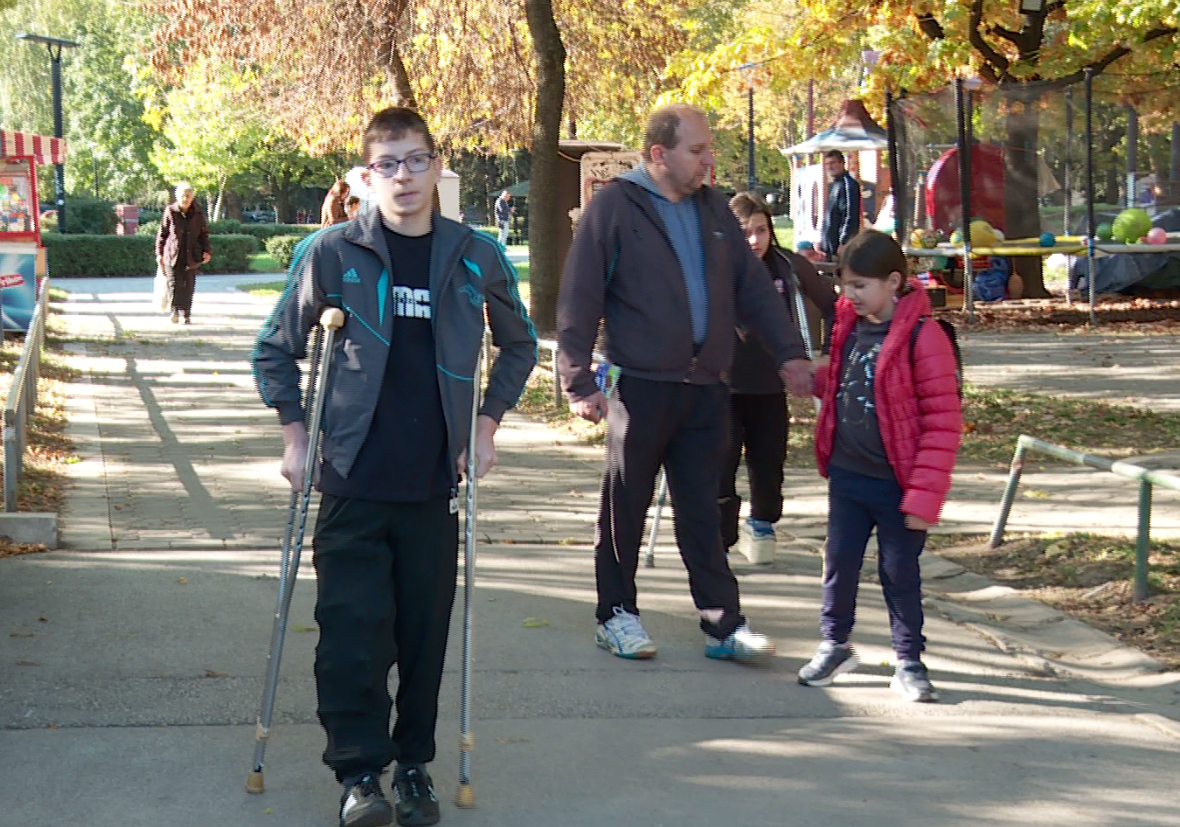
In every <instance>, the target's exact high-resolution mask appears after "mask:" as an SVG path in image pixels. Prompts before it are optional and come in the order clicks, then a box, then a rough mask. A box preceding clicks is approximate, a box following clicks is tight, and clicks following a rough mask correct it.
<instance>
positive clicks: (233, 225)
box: [135, 219, 320, 241]
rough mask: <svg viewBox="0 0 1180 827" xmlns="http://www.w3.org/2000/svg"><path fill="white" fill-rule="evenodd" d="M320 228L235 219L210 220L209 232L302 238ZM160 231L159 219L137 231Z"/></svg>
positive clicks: (317, 226)
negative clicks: (249, 222)
mask: <svg viewBox="0 0 1180 827" xmlns="http://www.w3.org/2000/svg"><path fill="white" fill-rule="evenodd" d="M319 228H320V225H319V224H243V223H242V222H241V221H236V220H234V219H225V220H224V221H210V222H209V233H210V234H212V235H221V234H228V235H252V236H254V237H255V238H257V239H259V240H261V241H266V239H268V238H274V237H275V236H279V235H294V236H299V237H300V238H302V237H303V236H305V235H311V234H312V233H314V232H315V231H316V230H318V229H319ZM159 231H160V222H159V221H146V222H143V223H142V224H140V225H139V227H138V229H136V231H135V232H136V234H137V235H151V236H154V235H155V234H156V233H158V232H159Z"/></svg>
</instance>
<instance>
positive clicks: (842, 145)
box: [782, 98, 889, 155]
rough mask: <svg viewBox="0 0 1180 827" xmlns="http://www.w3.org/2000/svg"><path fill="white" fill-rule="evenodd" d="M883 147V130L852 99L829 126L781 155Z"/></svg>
mask: <svg viewBox="0 0 1180 827" xmlns="http://www.w3.org/2000/svg"><path fill="white" fill-rule="evenodd" d="M887 146H889V139H888V137H887V136H886V134H885V130H884V129H882V128H881V126H880V125H879V124H878V123H877V122H876V121H874V120H873V116H872V115H870V114H869V111H868V110H867V109H865V105H864V103H863V102H861V101H860V100H858V99H856V98H852V99H849V100H846V101H844V105H843V106H842V107H840V113H839V114H838V115H837V116H836V121H835V123H833V124H832V126H831V127H829V128H828V129H825V130H824V131H823V132H819V133H817V134H815V135H812V136H811V137H810V138H808V139H807V140H806V141H804V142H803V143H800V144H795V145H794V146H792V147H788V148H787V149H784V150H783V151H782V152H783V154H784V155H806V154H809V153H812V152H826V151H828V150H829V149H839V150H840V151H842V152H856V151H858V150H862V149H885V148H886V147H887Z"/></svg>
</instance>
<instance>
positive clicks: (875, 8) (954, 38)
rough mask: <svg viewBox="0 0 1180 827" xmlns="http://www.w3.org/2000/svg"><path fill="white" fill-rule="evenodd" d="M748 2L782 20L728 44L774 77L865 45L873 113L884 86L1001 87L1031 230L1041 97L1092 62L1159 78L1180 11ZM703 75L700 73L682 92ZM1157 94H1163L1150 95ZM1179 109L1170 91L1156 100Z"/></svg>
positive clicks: (1029, 273) (1030, 268)
mask: <svg viewBox="0 0 1180 827" xmlns="http://www.w3.org/2000/svg"><path fill="white" fill-rule="evenodd" d="M749 8H755V9H760V10H764V11H765V12H766V13H768V14H771V15H773V14H775V13H776V12H777V13H778V15H779V19H780V21H781V22H782V25H781V26H777V27H769V26H765V25H763V26H748V27H744V28H743V30H742V32H741V33H740V34H739V35H738V36H737V37H736V38H735V39H734V41H733V43H732V48H733V50H734V51H735V55H734V58H733V61H732V62H731V64H730V65H736V63H737V57H738V55H740V56H742V57H745V56H746V55H747V54H754V55H756V56H757V55H762V56H765V58H764V59H765V60H766V61H767V62H766V64H765V65H766V67H767V70H768V71H769V72H771V73H772V74H773V75H776V76H781V77H785V78H793V79H795V80H797V81H798V80H805V79H807V78H829V77H833V76H834V75H836V74H839V73H843V74H845V75H847V74H850V73H855V72H856V71H857V70H858V69H859V67H860V65H861V52H862V50H864V49H874V50H877V51H878V52H879V53H880V60H879V62H878V63H877V65H876V67H875V68H874V70H873V72H872V74H871V75H870V77H869V80H868V82H867V83H866V84H865V91H866V101H867V103H868V104H869V106H870V108H871V109H873V110H874V111H875V113H877V114H880V113H881V109H882V103H883V92H884V88H885V86H886V85H887V84H888V85H889V86H890V87H891V88H892V89H894V90H901V89H905V90H909V91H911V92H924V91H928V90H931V89H935V88H938V87H944V86H946V85H947V84H948V83H949V82H951V81H952V80H953V79H954V78H955V77H976V76H977V77H979V78H981V79H982V80H983V81H984V82H985V83H987V84H991V85H993V86H995V87H997V88H998V89H1000V90H1002V92H1003V93H1004V95H1005V96H1006V98H1007V100H1009V101H1011V102H1012V104H1013V105H1011V106H1009V107H1007V109H1006V112H1005V113H1004V117H1005V118H1006V119H1007V122H1006V137H1005V143H1006V151H1005V153H1004V157H1005V164H1006V171H1005V172H1006V177H1005V207H1006V209H1005V219H1006V227H1005V230H1006V232H1007V234H1008V236H1009V237H1017V236H1026V237H1027V236H1036V235H1038V234H1039V233H1040V218H1039V214H1038V212H1037V210H1036V209H1035V208H1034V205H1035V204H1036V197H1037V190H1036V181H1037V176H1036V157H1037V152H1036V150H1037V146H1038V137H1039V121H1038V117H1039V112H1040V103H1041V102H1042V96H1043V95H1044V94H1046V93H1047V92H1051V91H1053V90H1055V89H1061V88H1064V87H1065V86H1067V85H1069V84H1072V83H1077V82H1079V81H1081V80H1082V78H1083V77H1084V74H1085V71H1086V69H1087V68H1088V69H1089V70H1091V71H1092V72H1093V73H1094V75H1095V76H1096V77H1097V78H1098V79H1099V83H1101V82H1102V81H1103V79H1104V78H1103V76H1104V75H1105V74H1108V73H1111V72H1112V70H1115V69H1117V71H1118V75H1119V77H1118V78H1117V81H1113V82H1112V83H1111V86H1115V85H1117V87H1118V88H1119V91H1120V92H1121V93H1122V94H1125V95H1134V94H1136V90H1137V89H1145V88H1149V87H1150V86H1151V85H1152V82H1153V81H1152V78H1153V76H1154V84H1155V86H1156V87H1159V86H1160V85H1161V84H1160V82H1159V80H1158V75H1155V73H1157V72H1159V71H1160V70H1167V67H1171V66H1173V59H1174V57H1175V54H1176V48H1177V45H1176V33H1177V30H1178V26H1180V6H1177V5H1176V3H1175V2H1173V0H1046V2H1045V3H1044V5H1043V7H1042V8H1041V10H1039V11H1037V12H1033V13H1029V14H1022V13H1021V12H1020V10H1019V4H1018V3H1017V2H1016V0H970V2H962V0H922V2H916V0H915V1H913V2H885V0H872V2H868V3H865V4H856V5H855V6H850V5H849V4H847V3H841V2H836V0H751V4H750V6H749ZM703 80H708V77H707V75H706V73H705V72H704V71H697V72H694V73H691V74H689V75H688V76H686V78H685V81H684V83H685V85H686V87H691V85H692V84H694V83H695V84H699V83H702V81H703ZM1157 97H1158V96H1157ZM1152 105H1153V106H1156V107H1160V106H1163V107H1175V105H1176V99H1175V94H1174V93H1173V94H1172V95H1170V96H1166V100H1163V101H1161V100H1153V101H1152ZM1018 268H1019V269H1020V271H1021V273H1022V275H1024V277H1025V286H1026V290H1027V292H1028V293H1029V294H1030V295H1045V294H1046V293H1045V289H1044V283H1043V278H1042V274H1041V270H1040V260H1039V259H1022V260H1020V261H1019V263H1018Z"/></svg>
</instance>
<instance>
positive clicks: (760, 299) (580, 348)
mask: <svg viewBox="0 0 1180 827" xmlns="http://www.w3.org/2000/svg"><path fill="white" fill-rule="evenodd" d="M712 140H713V136H712V132H711V130H710V127H709V120H708V118H707V117H706V116H705V114H704V113H703V112H702V111H700V110H699V109H696V108H693V107H690V106H685V105H683V104H677V105H672V106H667V107H663V108H661V109H657V110H656V111H655V112H653V113H652V114H651V116H650V117H649V118H648V122H647V127H646V130H645V135H644V140H643V158H644V163H643V165H642V166H640V167H638V168H636V169H634V170H631V171H629V172H626V173H624V174H623V175H621V176H619V177H618V178H616V179H615V180H614V182H612V183H611V184H609V185H607V186H606V187H605V188H604V189H602V190H600V191H599V192H598V193H596V194H595V195H594V197H593V198H592V199H591V200H590V203H589V204H588V205H587V206H586V209H585V211H584V212H583V214H582V218H581V221H580V222H579V223H578V231H577V233H576V234H575V235H574V239H573V243H572V245H571V247H570V251H569V257H568V258H567V259H566V262H565V272H564V275H563V278H562V281H561V289H560V292H559V294H558V300H557V327H558V353H559V354H560V355H559V370H560V374H561V381H562V385H563V387H564V388H565V392H566V395H567V396H568V397H569V400H570V408H571V409H572V410H573V412H574V413H575V414H577V415H578V416H581V417H583V418H585V419H588V420H590V421H595V422H596V421H598V420H600V419H602V418H603V417H606V418H607V419H608V422H609V425H610V427H609V429H608V431H607V452H606V453H607V456H606V471H605V473H604V474H603V480H602V497H601V502H600V505H599V512H598V531H597V535H596V537H595V575H596V580H597V591H598V606H597V609H596V615H597V619H598V627H597V630H596V634H595V641H596V643H597V644H598V646H599V647H601V648H603V649H606V650H608V651H609V652H611V653H612V654H614V655H617V656H619V657H622V658H650V657H652V656H654V655H655V654H656V645H655V643H653V642H652V640H651V638H650V637H648V635H647V632H646V631H645V630H644V628H643V625H642V623H640V619H639V606H638V595H637V590H636V585H635V572H636V568H637V566H638V562H639V545H640V543H641V541H642V535H643V523H644V517H645V515H646V513H647V508H648V506H649V505H650V504H651V500H652V490H653V488H654V487H655V478H656V474H657V472H658V471H659V469H660V466H663V467H664V469H665V471H666V472H667V477H668V486H669V489H670V491H671V494H672V503H673V509H674V511H675V518H676V540H677V544H678V545H679V547H680V554H681V557H682V558H683V560H684V563H685V566H686V567H687V568H688V577H689V587H690V590H691V592H692V597H693V602H694V604H695V605H696V607H697V610H698V612H699V614H700V628H701V630H702V631H703V632H704V633H705V655H706V657H711V658H720V659H726V660H743V661H761V660H765V659H766V658H768V657H769V656H770V655H771V654H772V653H773V652H774V643H773V642H772V641H771V640H769V639H768V638H767V637H766V636H765V635H761V634H757V633H755V632H753V631H752V630H751V629H750V627H749V625H748V624H747V623H746V618H745V617H744V616H743V615H742V612H741V606H740V605H739V604H740V600H739V596H738V584H737V579H736V578H735V577H734V576H733V572H732V571H730V568H729V561H728V560H727V559H726V555H725V549H724V548H723V547H722V545H721V528H720V519H719V516H718V508H717V481H718V479H719V478H720V476H721V463H722V457H723V455H724V453H725V447H726V444H727V442H728V439H729V421H728V418H729V390H728V388H726V386H725V385H724V384H723V383H722V381H721V373H722V371H724V370H725V369H726V368H728V367H729V363H730V359H731V357H732V355H733V339H734V335H733V329H734V325H735V324H736V323H737V322H738V321H741V322H742V323H743V324H745V325H747V326H748V327H750V328H751V329H752V330H754V331H755V332H756V333H758V334H759V335H760V336H761V337H762V339H763V341H764V342H766V345H767V347H768V348H769V350H770V352H771V353H772V354H773V358H774V361H775V364H776V365H778V371H779V375H780V377H781V378H782V380H783V381H784V382H786V384H787V385H788V387H790V388H791V389H792V390H793V391H794V392H795V393H799V394H806V393H808V392H809V391H810V377H811V363H810V362H809V361H808V360H807V358H806V349H805V348H804V345H803V341H802V339H801V338H800V336H799V331H798V330H797V329H795V328H794V326H793V325H792V324H791V318H790V316H789V315H788V314H787V310H786V308H785V307H784V306H783V302H782V301H781V300H780V299H779V297H778V294H777V293H776V292H775V290H774V286H773V285H772V284H771V282H770V277H769V275H768V274H767V272H766V268H765V267H764V266H763V265H762V262H760V261H759V260H758V258H757V257H756V256H755V255H754V253H753V252H752V251H751V250H750V247H749V245H747V244H746V240H745V238H744V237H743V235H742V228H741V227H740V226H739V225H738V222H737V219H736V218H735V217H734V214H733V212H732V211H730V209H729V205H728V204H727V203H726V200H725V198H724V196H722V195H721V194H720V193H719V192H717V191H716V190H714V189H713V188H712V187H709V186H705V184H704V182H705V179H706V178H707V176H708V174H709V171H710V169H711V168H712V166H713V150H712ZM600 321H603V322H604V323H605V334H606V349H607V356H608V358H609V360H610V362H611V363H612V364H613V365H614V366H615V367H617V368H618V373H619V376H618V380H617V383H616V384H615V386H614V390H613V393H612V394H611V395H610V398H609V399H608V398H607V396H606V395H604V394H603V392H602V391H601V390H599V388H598V386H597V384H596V383H595V377H594V371H593V370H592V366H591V359H592V354H593V349H594V345H595V341H596V339H597V337H598V328H599V322H600Z"/></svg>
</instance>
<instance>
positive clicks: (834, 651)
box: [799, 640, 860, 686]
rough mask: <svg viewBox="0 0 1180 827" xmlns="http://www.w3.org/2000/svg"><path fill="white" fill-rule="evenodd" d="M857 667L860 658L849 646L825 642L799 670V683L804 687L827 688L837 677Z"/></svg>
mask: <svg viewBox="0 0 1180 827" xmlns="http://www.w3.org/2000/svg"><path fill="white" fill-rule="evenodd" d="M859 665H860V658H858V657H857V656H856V652H853V651H852V647H851V646H841V645H840V644H838V643H833V642H832V641H830V640H825V641H824V642H823V643H821V644H820V645H819V648H818V649H816V651H815V657H813V658H812V659H811V660H810V661H809V662H808V663H807V664H806V665H805V666H804V667H803V668H802V669H800V670H799V683H801V684H803V685H804V686H827V685H828V684H830V683H831V682H832V681H833V680H834V679H835V677H836V676H837V675H842V674H844V673H845V672H851V671H852V670H853V669H855V668H856V667H857V666H859Z"/></svg>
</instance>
